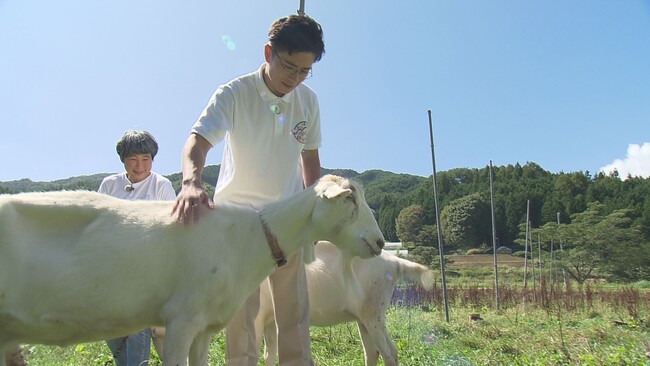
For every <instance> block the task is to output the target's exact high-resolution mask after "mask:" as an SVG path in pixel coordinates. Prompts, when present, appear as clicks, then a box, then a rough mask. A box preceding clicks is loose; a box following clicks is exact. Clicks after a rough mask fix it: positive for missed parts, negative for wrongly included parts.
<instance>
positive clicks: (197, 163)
mask: <svg viewBox="0 0 650 366" xmlns="http://www.w3.org/2000/svg"><path fill="white" fill-rule="evenodd" d="M211 148H212V145H211V144H210V143H209V142H208V140H206V139H205V138H204V137H203V136H201V135H198V134H196V133H191V134H190V136H189V137H188V138H187V141H185V146H184V147H183V152H182V154H181V169H182V173H183V181H182V182H181V190H180V192H178V196H176V201H175V202H174V208H173V210H172V215H173V214H174V213H176V215H177V217H178V221H183V222H184V223H185V224H187V223H189V222H190V220H191V219H192V217H194V221H198V220H199V216H200V212H201V206H204V205H205V206H206V207H208V208H212V207H213V206H212V203H211V202H210V199H209V197H208V194H207V193H205V191H204V190H203V182H202V181H201V173H202V172H203V168H204V167H205V160H206V157H207V156H208V151H210V149H211Z"/></svg>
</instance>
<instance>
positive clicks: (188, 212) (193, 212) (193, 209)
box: [172, 184, 214, 225]
mask: <svg viewBox="0 0 650 366" xmlns="http://www.w3.org/2000/svg"><path fill="white" fill-rule="evenodd" d="M202 206H205V207H207V208H209V209H213V208H214V204H213V203H212V202H211V201H210V199H209V198H208V194H207V193H205V191H204V190H203V188H199V187H196V186H195V185H191V184H188V185H183V186H182V188H181V191H180V192H178V195H177V196H176V201H175V202H174V208H173V209H172V215H174V214H176V218H177V220H178V221H182V222H183V223H184V224H186V225H187V224H188V223H189V222H190V220H192V218H194V222H198V221H199V218H200V216H201V207H202Z"/></svg>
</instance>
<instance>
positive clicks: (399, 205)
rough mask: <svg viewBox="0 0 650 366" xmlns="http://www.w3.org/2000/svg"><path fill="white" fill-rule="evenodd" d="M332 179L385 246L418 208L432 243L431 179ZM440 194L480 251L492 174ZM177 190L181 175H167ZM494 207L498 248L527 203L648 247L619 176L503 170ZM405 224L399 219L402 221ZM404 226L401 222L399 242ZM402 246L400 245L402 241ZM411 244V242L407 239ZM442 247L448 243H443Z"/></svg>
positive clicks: (73, 184)
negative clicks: (623, 224) (602, 224)
mask: <svg viewBox="0 0 650 366" xmlns="http://www.w3.org/2000/svg"><path fill="white" fill-rule="evenodd" d="M218 172H219V166H214V165H213V166H208V167H206V168H205V169H204V173H203V182H204V184H205V186H206V189H207V190H208V192H209V193H210V194H212V192H213V190H214V183H215V182H216V180H217V176H218ZM329 173H332V174H337V175H341V176H344V177H347V178H353V179H355V180H357V181H360V182H362V183H363V184H364V186H365V188H366V199H367V201H368V203H369V205H370V206H371V207H372V208H373V209H374V210H375V212H376V215H377V219H378V221H379V224H380V226H381V228H382V230H383V232H384V234H385V236H386V239H387V240H389V241H398V240H400V239H404V238H398V231H397V229H396V219H398V216H399V214H400V212H402V210H403V209H405V208H409V210H407V211H406V212H405V213H404V214H405V215H404V217H406V216H408V215H407V214H408V213H409V212H411V211H412V210H413V207H414V206H417V207H419V208H417V207H416V208H417V210H415V211H414V212H416V213H417V215H416V216H417V220H416V224H417V225H418V227H419V229H418V232H417V235H419V237H417V238H411V239H412V240H413V241H414V242H417V243H420V244H425V243H427V242H428V243H431V242H432V241H435V238H432V237H433V236H435V235H434V233H433V231H432V230H433V228H434V227H435V226H434V225H435V222H436V221H435V207H434V200H433V184H432V179H431V177H420V176H414V175H409V174H396V173H391V172H387V171H381V170H370V171H365V172H362V173H358V172H356V171H353V170H349V169H326V168H323V174H329ZM106 175H108V174H106V173H103V174H94V175H88V176H80V177H71V178H68V179H62V180H57V181H52V182H33V181H31V180H29V179H23V180H18V181H10V182H0V193H18V192H24V191H50V190H63V189H65V190H75V189H87V190H97V188H98V186H99V183H100V182H101V180H102V178H103V177H104V176H106ZM437 176H438V192H439V202H440V208H441V210H442V215H441V217H442V219H443V221H442V226H443V230H446V235H445V237H446V238H448V239H446V241H449V245H450V247H451V248H453V247H458V248H461V247H470V248H471V247H479V246H485V245H486V244H490V243H491V216H490V194H489V169H488V167H487V166H486V167H484V168H480V169H478V168H457V169H451V170H448V171H443V172H439V173H438V175H437ZM167 177H168V178H169V179H170V180H171V181H172V183H173V185H174V188H175V189H176V190H177V191H178V189H179V187H180V180H181V175H180V173H176V174H171V175H168V176H167ZM493 180H494V207H495V222H496V234H497V240H498V242H499V244H500V245H506V246H515V244H514V243H515V242H516V240H517V239H519V238H521V237H522V230H521V228H520V226H521V225H522V224H523V223H525V221H526V207H527V202H530V214H529V219H530V222H531V224H532V226H533V227H540V226H543V225H544V224H546V223H549V222H556V221H557V218H558V213H559V218H560V221H561V223H569V222H570V221H571V219H572V217H574V215H576V214H579V213H582V212H585V211H586V210H587V209H588V208H589V207H592V206H593V204H595V203H598V204H600V206H599V207H600V211H601V214H602V215H607V214H610V213H612V212H615V211H617V210H621V209H625V210H626V211H625V212H626V215H627V216H629V217H630V219H631V220H633V223H634V225H636V227H638V228H639V230H640V232H641V233H642V237H643V240H645V241H650V179H649V178H632V177H628V179H625V180H621V179H620V178H619V177H618V176H617V175H603V174H597V175H595V176H591V175H590V174H589V173H588V172H572V173H550V172H548V171H546V170H544V169H543V168H541V167H540V166H539V165H537V164H535V163H527V164H525V165H523V166H522V165H520V164H515V165H505V166H498V167H494V168H493ZM404 217H403V218H404ZM407 224H409V223H408V222H403V223H402V228H401V229H402V233H401V235H400V236H403V234H404V233H406V231H405V228H406V227H407V226H408V225H407ZM403 241H405V240H403ZM406 241H408V240H406ZM446 244H447V243H446Z"/></svg>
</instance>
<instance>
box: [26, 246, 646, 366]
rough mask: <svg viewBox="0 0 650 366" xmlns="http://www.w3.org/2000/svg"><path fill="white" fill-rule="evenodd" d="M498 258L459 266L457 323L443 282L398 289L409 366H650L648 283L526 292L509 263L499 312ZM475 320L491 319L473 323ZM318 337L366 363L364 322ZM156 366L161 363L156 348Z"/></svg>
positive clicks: (452, 295) (395, 323) (54, 352)
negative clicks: (496, 293) (429, 286)
mask: <svg viewBox="0 0 650 366" xmlns="http://www.w3.org/2000/svg"><path fill="white" fill-rule="evenodd" d="M472 257H475V256H472ZM489 257H490V261H489V263H488V264H483V265H480V264H478V263H479V262H478V260H479V259H478V258H471V259H469V260H471V261H474V265H473V266H465V267H461V266H460V265H459V261H456V262H454V264H451V265H450V266H449V268H450V272H455V273H456V274H457V276H455V277H452V278H451V279H450V284H449V285H448V291H447V295H448V304H449V315H450V321H449V322H446V321H445V316H444V313H445V312H444V308H443V296H442V290H441V288H440V284H439V283H438V284H437V285H436V286H435V287H434V289H433V290H431V291H423V290H422V289H418V288H415V287H403V288H400V290H399V291H396V293H395V295H396V296H395V298H394V300H395V303H398V304H401V306H395V305H394V306H390V307H389V309H388V311H387V324H388V328H389V332H390V334H391V337H392V338H393V341H394V342H395V345H396V347H397V349H398V356H399V360H400V365H405V366H411V365H412V366H416V365H417V366H421V365H594V366H600V365H650V358H649V357H650V356H648V355H646V352H650V349H646V346H645V345H644V341H650V290H648V288H649V287H650V286H649V285H648V283H641V284H637V285H636V286H629V285H626V286H623V285H612V284H607V285H598V286H589V285H587V286H583V287H582V288H580V287H576V286H575V285H572V283H571V282H569V284H568V286H564V285H561V283H560V281H556V282H554V283H552V282H551V281H549V280H548V277H547V276H548V274H546V275H545V276H546V277H544V280H543V281H542V282H541V283H540V282H539V275H537V276H538V277H537V283H536V286H535V291H533V289H532V282H531V283H529V287H528V288H527V289H526V290H524V289H523V288H522V286H521V282H522V281H521V278H522V274H523V272H522V271H523V268H522V266H521V265H520V264H517V263H516V261H513V262H514V264H513V265H508V264H506V263H507V261H505V260H504V261H503V262H500V265H499V279H500V286H499V296H500V306H499V309H495V299H494V298H495V296H494V291H493V288H492V286H493V284H492V280H491V276H492V267H491V266H492V262H491V260H492V256H491V255H490V256H489ZM484 260H485V259H484ZM522 261H523V260H522ZM461 263H462V262H461ZM454 266H455V267H454ZM501 284H504V285H501ZM513 284H514V285H513ZM470 314H480V317H481V319H480V320H470V318H469V315H470ZM311 337H312V357H313V358H314V361H315V363H316V365H319V366H356V365H361V366H362V365H363V364H364V362H363V348H362V345H361V341H360V338H359V335H358V332H357V329H356V324H354V323H347V324H340V325H337V326H333V327H326V328H317V327H312V330H311ZM26 354H27V361H28V365H30V366H56V365H66V366H68V365H73V366H76V365H79V366H91V365H102V366H103V365H111V364H112V358H111V356H110V351H109V350H108V347H106V345H105V344H104V343H103V342H96V343H87V344H81V345H76V346H71V347H50V346H41V345H28V346H26ZM150 364H151V365H160V364H161V362H160V360H159V359H158V357H157V355H156V354H155V352H153V351H152V359H151V362H150ZM209 364H210V365H225V362H224V335H223V332H222V333H219V334H217V335H216V336H215V337H214V338H213V340H212V344H211V348H210V354H209ZM380 364H381V362H380ZM259 365H263V362H262V360H261V359H260V363H259Z"/></svg>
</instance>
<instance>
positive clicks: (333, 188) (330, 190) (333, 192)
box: [320, 184, 352, 199]
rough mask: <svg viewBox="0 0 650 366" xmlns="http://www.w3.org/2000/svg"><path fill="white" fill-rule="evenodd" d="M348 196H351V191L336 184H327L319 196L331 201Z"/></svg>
mask: <svg viewBox="0 0 650 366" xmlns="http://www.w3.org/2000/svg"><path fill="white" fill-rule="evenodd" d="M350 194H352V190H351V189H344V188H341V186H339V185H338V184H328V185H327V187H325V189H323V190H322V191H321V194H320V196H321V197H323V198H327V199H331V198H336V197H347V196H349V195H350Z"/></svg>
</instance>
